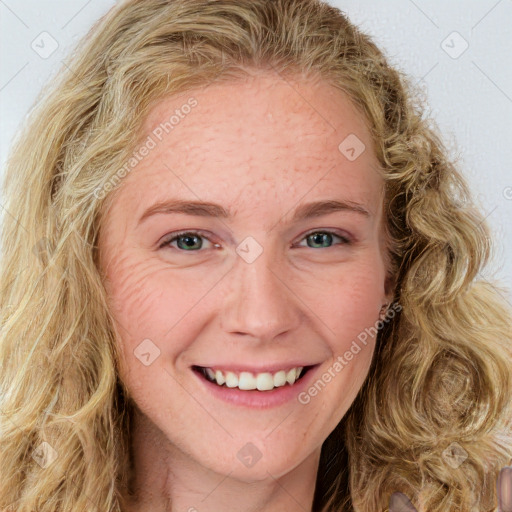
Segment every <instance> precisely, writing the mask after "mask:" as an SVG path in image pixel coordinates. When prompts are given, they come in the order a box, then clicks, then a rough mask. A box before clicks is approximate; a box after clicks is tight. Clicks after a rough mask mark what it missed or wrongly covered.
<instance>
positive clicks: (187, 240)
mask: <svg viewBox="0 0 512 512" xmlns="http://www.w3.org/2000/svg"><path fill="white" fill-rule="evenodd" d="M180 239H181V240H184V245H185V247H186V248H188V249H190V248H193V246H194V243H196V242H194V239H195V240H198V237H197V236H195V235H183V236H181V237H180ZM182 245H183V244H182ZM199 246H200V244H199Z"/></svg>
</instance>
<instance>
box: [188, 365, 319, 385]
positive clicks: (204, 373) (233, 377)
mask: <svg viewBox="0 0 512 512" xmlns="http://www.w3.org/2000/svg"><path fill="white" fill-rule="evenodd" d="M315 366H318V365H310V366H298V367H295V368H291V369H290V370H278V371H276V372H272V373H270V372H262V373H253V372H243V371H242V372H232V371H222V370H218V369H214V368H207V367H204V366H197V365H194V366H192V370H193V371H194V372H196V373H198V374H199V375H200V376H201V377H202V378H203V379H205V380H207V381H209V382H211V383H213V384H216V385H217V386H218V387H219V388H236V389H239V390H241V391H252V390H258V391H272V390H273V389H275V388H279V387H284V386H288V387H291V386H293V385H294V384H295V383H296V382H298V381H299V380H301V379H303V378H304V376H305V375H306V374H307V373H308V372H309V371H310V370H311V369H312V368H314V367H315Z"/></svg>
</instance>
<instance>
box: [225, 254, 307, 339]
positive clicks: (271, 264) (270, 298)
mask: <svg viewBox="0 0 512 512" xmlns="http://www.w3.org/2000/svg"><path fill="white" fill-rule="evenodd" d="M287 275H289V274H288V273H287V272H286V269H285V268H284V264H279V263H278V262H276V258H275V257H273V255H272V254H271V253H270V251H268V252H267V251H263V253H262V254H260V256H259V257H258V258H257V259H256V260H255V261H253V262H252V263H247V262H246V261H245V260H244V259H243V258H241V257H239V256H237V257H236V260H235V262H234V268H233V269H232V271H231V272H230V277H229V283H230V286H229V292H228V294H227V296H226V300H225V302H224V306H223V308H222V312H221V314H220V316H221V324H222V329H223V331H224V332H226V333H229V334H232V335H242V334H244V335H246V336H249V337H251V338H254V339H255V340H257V341H260V342H268V341H272V340H274V339H275V338H276V337H277V336H279V335H280V334H284V333H286V332H289V331H293V330H294V329H295V328H296V327H297V326H298V324H299V322H300V318H301V311H300V304H301V302H300V300H299V298H298V297H297V292H294V290H293V283H290V282H289V280H287V278H286V276H287Z"/></svg>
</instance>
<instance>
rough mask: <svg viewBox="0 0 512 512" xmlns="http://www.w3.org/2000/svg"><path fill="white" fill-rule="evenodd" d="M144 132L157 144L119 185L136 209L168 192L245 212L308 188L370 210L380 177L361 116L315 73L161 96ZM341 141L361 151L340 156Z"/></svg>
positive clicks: (343, 146) (262, 77)
mask: <svg viewBox="0 0 512 512" xmlns="http://www.w3.org/2000/svg"><path fill="white" fill-rule="evenodd" d="M190 105H194V106H193V107H192V108H191V107H190ZM149 139H151V140H152V142H153V143H154V144H151V145H152V146H153V145H154V147H152V148H151V150H150V151H149V152H148V154H147V155H146V156H145V157H144V158H143V159H142V160H141V161H140V162H139V163H138V164H137V166H136V167H135V168H134V170H133V171H132V172H131V173H130V174H129V175H128V176H127V177H125V178H124V179H123V182H122V183H121V186H122V188H123V189H124V190H123V191H122V194H120V195H122V196H123V198H124V199H125V200H129V199H130V198H131V199H132V200H134V199H136V203H137V206H136V207H135V209H136V210H137V211H139V210H141V209H143V208H144V207H146V206H147V205H148V204H149V203H151V202H155V201H157V200H159V199H160V200H165V199H166V198H168V197H175V196H179V197H183V196H186V197H187V198H190V199H194V200H197V199H198V198H200V199H203V200H211V201H215V202H222V201H224V202H230V203H235V202H237V203H238V205H240V206H241V207H242V205H244V206H243V208H247V209H251V208H252V207H254V208H257V207H258V206H261V205H262V204H264V203H265V202H269V201H272V202H274V203H275V202H276V201H277V202H280V203H282V204H283V203H287V202H288V201H289V202H290V204H292V203H296V202H297V201H298V200H299V199H300V196H303V195H304V194H305V193H307V195H308V197H306V198H305V199H306V200H307V199H310V200H312V199H315V197H319V196H322V195H326V194H329V196H330V197H332V195H333V194H335V195H336V194H338V195H340V197H342V198H347V199H353V200H358V201H361V202H365V203H366V204H367V206H368V209H370V210H371V211H373V213H376V210H377V200H378V198H379V196H380V193H381V189H382V183H381V178H380V176H379V175H378V173H377V171H376V169H377V167H378V163H377V160H376V158H375V155H374V151H373V142H372V140H371V136H370V133H369V131H368V129H367V127H366V125H365V120H364V118H363V116H362V115H361V113H360V112H359V111H358V110H357V109H356V108H355V106H354V105H353V104H352V102H351V101H350V100H349V98H348V96H347V95H346V94H345V93H344V92H342V91H341V90H339V89H338V88H335V87H333V86H331V85H329V84H328V83H326V82H324V81H322V80H318V79H316V80H313V79H311V80H297V81H292V80H289V79H286V80H285V79H283V78H281V77H280V76H279V75H268V74H263V75H261V74H259V75H256V76H252V77H250V78H248V79H246V80H243V81H237V82H226V83H214V84H212V85H210V86H208V87H206V88H199V89H194V90H190V91H187V92H185V93H181V94H179V95H176V96H171V97H167V98H164V99H161V100H160V101H158V102H156V103H155V104H154V105H153V107H152V110H151V111H150V113H149V115H148V117H147V118H146V120H145V122H144V124H143V127H142V130H141V137H140V140H141V141H148V140H149ZM347 141H348V142H347ZM340 145H341V146H340ZM347 146H352V147H353V148H354V150H355V151H356V156H357V154H358V153H360V155H359V156H357V158H355V159H352V158H347V155H348V156H353V154H354V152H351V153H350V152H349V153H346V150H347ZM348 149H349V150H350V149H351V148H350V147H349V148H348Z"/></svg>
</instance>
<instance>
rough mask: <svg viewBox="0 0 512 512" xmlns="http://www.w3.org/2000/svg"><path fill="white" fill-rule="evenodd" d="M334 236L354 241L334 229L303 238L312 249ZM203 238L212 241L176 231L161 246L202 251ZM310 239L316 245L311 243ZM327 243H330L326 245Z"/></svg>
mask: <svg viewBox="0 0 512 512" xmlns="http://www.w3.org/2000/svg"><path fill="white" fill-rule="evenodd" d="M333 237H334V238H338V239H339V240H341V243H338V244H334V245H350V244H351V243H352V241H351V240H350V239H348V238H347V237H344V236H341V235H338V234H336V233H334V232H333V231H312V232H310V233H308V234H307V235H306V236H305V237H304V238H303V240H306V241H307V242H308V247H309V248H311V249H318V248H320V249H322V248H329V247H331V245H332V241H333ZM203 239H206V240H208V241H209V242H210V240H209V238H208V237H207V236H206V235H205V234H204V233H202V232H201V231H180V232H179V233H174V234H173V235H172V237H171V238H167V239H166V240H164V241H163V242H162V243H161V244H160V247H159V248H160V249H162V248H164V247H172V248H174V249H180V250H182V251H183V252H200V249H202V248H203V242H202V240H203ZM175 241H176V242H177V247H176V246H174V245H172V244H173V242H175ZM310 241H311V242H312V244H314V245H309V242H310ZM210 243H211V242H210ZM325 244H329V245H327V246H326V245H325ZM213 245H214V246H215V247H219V245H218V244H213ZM300 247H304V246H300Z"/></svg>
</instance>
